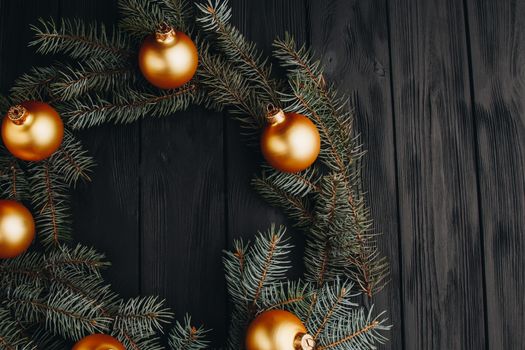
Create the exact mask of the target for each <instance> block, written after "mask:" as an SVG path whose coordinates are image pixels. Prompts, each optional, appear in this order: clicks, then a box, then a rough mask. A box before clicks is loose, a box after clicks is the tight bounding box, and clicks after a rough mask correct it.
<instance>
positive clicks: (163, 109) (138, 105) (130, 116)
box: [61, 84, 200, 129]
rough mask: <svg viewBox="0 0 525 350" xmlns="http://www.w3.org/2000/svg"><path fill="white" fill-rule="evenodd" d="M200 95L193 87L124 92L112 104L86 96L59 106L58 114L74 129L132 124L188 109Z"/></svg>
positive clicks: (115, 95)
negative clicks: (152, 91)
mask: <svg viewBox="0 0 525 350" xmlns="http://www.w3.org/2000/svg"><path fill="white" fill-rule="evenodd" d="M199 98H200V95H199V93H198V91H197V88H196V86H195V85H194V84H189V85H185V86H183V87H181V88H178V89H175V90H168V91H162V92H159V93H158V94H152V93H146V92H138V91H134V90H129V91H126V94H125V95H124V94H122V93H116V94H114V96H113V98H112V101H107V100H106V99H104V98H102V97H100V96H94V97H92V96H89V95H87V96H86V97H85V98H84V99H83V100H72V101H68V102H66V103H65V104H64V105H63V106H61V112H62V113H61V114H62V116H63V117H64V118H65V119H66V122H67V123H68V125H70V126H71V127H72V128H73V129H83V128H90V127H93V126H97V125H101V124H103V123H107V122H113V123H115V124H125V123H131V122H134V121H136V120H138V119H139V118H141V117H144V116H150V115H155V116H158V117H162V116H166V115H169V114H171V113H174V112H176V111H179V110H182V109H185V108H187V107H188V106H189V105H190V103H192V102H196V101H198V99H199Z"/></svg>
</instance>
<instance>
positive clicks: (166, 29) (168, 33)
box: [155, 22, 177, 43]
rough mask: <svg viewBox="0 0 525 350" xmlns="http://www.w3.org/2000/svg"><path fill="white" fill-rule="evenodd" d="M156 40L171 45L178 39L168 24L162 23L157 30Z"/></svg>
mask: <svg viewBox="0 0 525 350" xmlns="http://www.w3.org/2000/svg"><path fill="white" fill-rule="evenodd" d="M155 39H156V40H157V41H158V42H160V43H171V42H173V41H175V39H177V33H176V32H175V29H173V27H172V26H171V25H169V24H168V22H161V23H160V24H159V25H158V26H157V29H156V30H155Z"/></svg>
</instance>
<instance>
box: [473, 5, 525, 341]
mask: <svg viewBox="0 0 525 350" xmlns="http://www.w3.org/2000/svg"><path fill="white" fill-rule="evenodd" d="M466 3H467V14H468V20H469V21H468V22H469V33H470V45H471V46H470V47H471V53H472V54H471V57H472V83H473V86H474V106H475V108H474V111H475V127H476V137H477V138H476V143H477V150H478V169H479V170H478V177H479V198H480V203H481V205H480V208H481V223H482V234H483V241H484V253H485V254H484V256H485V277H486V310H487V314H486V322H487V330H488V347H489V348H490V349H521V348H523V347H524V346H525V333H524V332H523V330H524V329H525V297H524V294H523V291H524V290H525V255H524V254H523V252H524V251H525V236H524V227H525V3H524V2H523V1H512V0H505V1H497V2H493V1H486V0H468V1H466Z"/></svg>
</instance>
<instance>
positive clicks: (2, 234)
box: [0, 200, 35, 259]
mask: <svg viewBox="0 0 525 350" xmlns="http://www.w3.org/2000/svg"><path fill="white" fill-rule="evenodd" d="M34 238H35V222H34V220H33V216H32V215H31V213H30V212H29V210H27V208H26V207H24V206H23V205H22V204H20V203H19V202H17V201H11V200H0V258H2V259H8V258H14V257H16V256H18V255H20V254H22V253H23V252H25V251H26V250H27V248H29V246H30V245H31V242H33V239H34Z"/></svg>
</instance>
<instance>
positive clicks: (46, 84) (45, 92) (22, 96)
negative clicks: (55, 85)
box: [10, 66, 58, 103]
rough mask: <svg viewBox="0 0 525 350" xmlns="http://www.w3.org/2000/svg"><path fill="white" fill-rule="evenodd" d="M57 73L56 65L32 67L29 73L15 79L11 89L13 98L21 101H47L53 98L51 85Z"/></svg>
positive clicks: (18, 101) (17, 101)
mask: <svg viewBox="0 0 525 350" xmlns="http://www.w3.org/2000/svg"><path fill="white" fill-rule="evenodd" d="M57 74H58V72H57V68H56V67H55V66H50V67H34V68H32V69H31V70H30V71H29V73H25V74H23V75H22V76H21V77H19V78H18V79H16V80H15V83H14V84H13V86H12V87H11V91H10V92H11V95H10V98H11V100H12V101H14V102H15V103H20V102H22V101H28V100H37V101H47V100H48V99H50V98H53V97H52V96H51V93H50V86H51V83H52V82H53V81H54V80H55V79H56V77H57Z"/></svg>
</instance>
